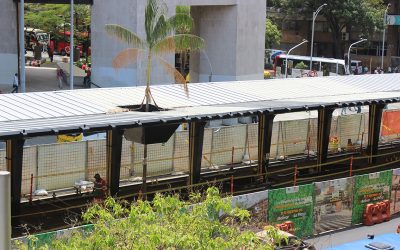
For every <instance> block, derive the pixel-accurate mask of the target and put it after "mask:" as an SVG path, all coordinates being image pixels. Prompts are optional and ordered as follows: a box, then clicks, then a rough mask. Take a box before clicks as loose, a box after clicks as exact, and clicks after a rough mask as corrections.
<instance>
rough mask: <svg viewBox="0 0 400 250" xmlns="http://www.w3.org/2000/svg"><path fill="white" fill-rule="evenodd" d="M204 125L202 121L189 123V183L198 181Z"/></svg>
mask: <svg viewBox="0 0 400 250" xmlns="http://www.w3.org/2000/svg"><path fill="white" fill-rule="evenodd" d="M205 125H206V123H205V122H202V121H198V122H190V124H189V183H188V184H189V185H193V184H196V183H199V182H200V173H201V159H202V155H203V140H204V127H205Z"/></svg>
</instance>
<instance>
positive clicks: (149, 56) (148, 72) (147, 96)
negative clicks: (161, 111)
mask: <svg viewBox="0 0 400 250" xmlns="http://www.w3.org/2000/svg"><path fill="white" fill-rule="evenodd" d="M146 73H147V81H146V110H145V111H146V112H149V111H150V108H149V104H150V98H151V96H150V82H151V50H150V49H149V54H148V55H147V72H146Z"/></svg>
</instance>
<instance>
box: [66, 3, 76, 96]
mask: <svg viewBox="0 0 400 250" xmlns="http://www.w3.org/2000/svg"><path fill="white" fill-rule="evenodd" d="M70 7H71V9H70V12H71V14H70V17H71V25H70V27H71V28H70V38H69V48H70V50H69V51H70V52H69V87H70V89H71V90H72V89H74V0H71V6H70ZM64 34H65V33H64Z"/></svg>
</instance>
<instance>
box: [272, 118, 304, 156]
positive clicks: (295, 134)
mask: <svg viewBox="0 0 400 250" xmlns="http://www.w3.org/2000/svg"><path fill="white" fill-rule="evenodd" d="M308 125H309V120H308V119H306V120H291V121H284V122H281V129H280V133H279V134H278V138H280V142H281V143H280V144H281V146H282V147H279V151H278V152H279V155H283V156H290V155H298V154H303V153H304V150H306V149H307V134H308V130H309V128H308Z"/></svg>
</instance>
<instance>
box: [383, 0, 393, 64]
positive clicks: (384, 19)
mask: <svg viewBox="0 0 400 250" xmlns="http://www.w3.org/2000/svg"><path fill="white" fill-rule="evenodd" d="M390 6H392V5H391V4H390V3H388V5H387V6H386V9H385V14H384V15H383V37H382V58H381V69H382V70H383V56H384V54H385V35H386V23H387V22H386V20H387V12H388V9H389V8H390Z"/></svg>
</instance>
